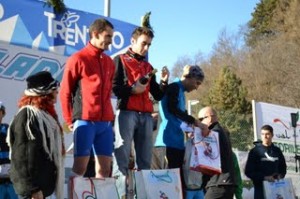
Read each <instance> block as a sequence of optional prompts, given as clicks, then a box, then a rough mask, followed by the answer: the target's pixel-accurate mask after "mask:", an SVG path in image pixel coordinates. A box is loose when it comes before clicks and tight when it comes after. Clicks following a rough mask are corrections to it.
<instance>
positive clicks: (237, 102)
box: [208, 66, 251, 114]
mask: <svg viewBox="0 0 300 199" xmlns="http://www.w3.org/2000/svg"><path fill="white" fill-rule="evenodd" d="M246 96H247V90H246V88H244V87H243V86H242V80H241V79H239V78H238V77H237V76H236V74H235V73H233V72H232V71H231V70H230V68H229V66H226V67H224V68H223V69H222V71H221V73H220V75H219V77H218V79H217V80H215V83H214V85H213V86H212V88H211V90H210V92H209V95H208V101H209V104H213V105H214V107H216V109H220V110H232V111H233V112H236V113H240V114H248V113H250V112H251V104H250V102H248V101H247V99H246Z"/></svg>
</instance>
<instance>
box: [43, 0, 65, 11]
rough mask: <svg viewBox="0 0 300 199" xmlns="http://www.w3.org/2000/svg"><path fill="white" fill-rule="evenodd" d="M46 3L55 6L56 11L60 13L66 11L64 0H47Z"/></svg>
mask: <svg viewBox="0 0 300 199" xmlns="http://www.w3.org/2000/svg"><path fill="white" fill-rule="evenodd" d="M46 3H47V5H48V6H51V7H53V9H54V12H55V13H58V14H60V13H63V12H65V11H66V5H65V3H64V0H47V1H46Z"/></svg>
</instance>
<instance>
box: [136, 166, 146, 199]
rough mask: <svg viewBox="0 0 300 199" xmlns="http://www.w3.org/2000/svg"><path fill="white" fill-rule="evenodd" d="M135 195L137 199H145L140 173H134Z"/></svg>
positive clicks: (143, 184)
mask: <svg viewBox="0 0 300 199" xmlns="http://www.w3.org/2000/svg"><path fill="white" fill-rule="evenodd" d="M134 182H135V193H136V198H137V199H147V193H146V189H145V183H144V179H143V174H142V171H137V170H135V171H134Z"/></svg>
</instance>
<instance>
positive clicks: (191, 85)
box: [185, 78, 202, 92]
mask: <svg viewBox="0 0 300 199" xmlns="http://www.w3.org/2000/svg"><path fill="white" fill-rule="evenodd" d="M201 84H202V81H200V80H198V79H196V78H187V84H186V88H185V90H186V91H187V92H191V91H193V90H197V89H198V87H199V86H200V85H201Z"/></svg>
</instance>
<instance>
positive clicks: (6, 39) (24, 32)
mask: <svg viewBox="0 0 300 199" xmlns="http://www.w3.org/2000/svg"><path fill="white" fill-rule="evenodd" d="M97 18H106V17H104V16H100V15H96V14H91V13H87V12H82V11H79V10H73V9H67V11H66V12H65V13H64V14H58V15H57V14H55V13H54V11H53V9H52V8H51V7H49V6H48V5H46V4H45V1H39V0H0V101H2V102H3V105H4V106H5V107H6V115H5V117H4V118H3V121H2V122H4V123H10V121H11V120H12V118H13V116H14V115H15V114H16V112H17V110H18V107H17V104H18V100H19V99H20V97H21V95H22V94H23V92H24V89H25V88H26V86H27V85H26V81H25V80H26V78H27V77H28V76H29V75H31V74H33V73H36V72H38V71H42V70H48V71H49V72H51V73H52V75H53V76H54V77H55V78H56V79H57V80H59V81H60V80H61V79H62V75H63V70H64V66H65V63H66V60H67V58H68V57H69V56H70V55H72V54H73V53H74V52H76V51H78V50H80V49H82V48H83V47H84V46H85V45H86V44H87V42H88V41H89V39H90V37H89V26H90V24H91V23H92V22H93V21H94V20H95V19H97ZM106 19H108V20H109V21H110V22H111V23H112V24H113V26H114V35H113V38H112V44H111V45H110V47H109V50H108V51H106V52H105V53H106V54H107V55H109V56H111V57H114V56H115V55H117V54H120V53H122V52H125V51H126V50H127V48H128V47H129V45H130V38H131V33H132V31H133V30H134V28H136V26H135V25H133V24H129V23H126V22H123V21H119V20H116V19H112V18H106ZM112 102H113V105H115V100H112ZM56 110H57V112H58V115H59V117H60V121H61V123H63V119H62V114H61V109H60V104H59V101H58V103H57V104H56ZM65 142H66V147H67V149H70V150H69V153H68V154H67V156H66V162H65V168H66V183H67V181H68V173H70V170H71V167H72V163H73V157H72V156H73V155H72V150H71V146H72V134H71V133H68V134H66V135H65ZM66 188H67V186H66V185H65V198H67V193H66V192H67V191H66V190H67V189H66Z"/></svg>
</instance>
